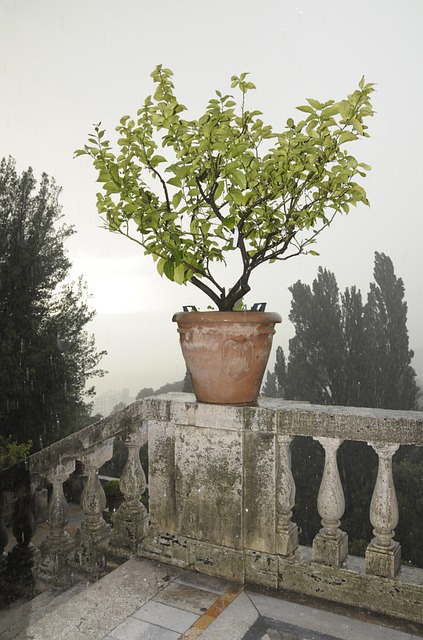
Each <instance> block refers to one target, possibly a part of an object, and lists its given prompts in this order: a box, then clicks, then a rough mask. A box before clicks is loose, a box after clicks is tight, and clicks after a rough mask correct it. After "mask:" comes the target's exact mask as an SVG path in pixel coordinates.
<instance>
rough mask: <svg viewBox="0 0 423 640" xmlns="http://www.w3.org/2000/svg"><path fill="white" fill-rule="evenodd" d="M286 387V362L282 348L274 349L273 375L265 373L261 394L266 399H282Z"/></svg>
mask: <svg viewBox="0 0 423 640" xmlns="http://www.w3.org/2000/svg"><path fill="white" fill-rule="evenodd" d="M285 386H286V362H285V354H284V352H283V349H282V347H278V348H277V349H276V362H275V366H274V369H273V373H271V372H270V371H268V372H267V375H266V381H265V383H264V385H263V391H262V394H263V395H264V396H266V397H268V398H284V397H285Z"/></svg>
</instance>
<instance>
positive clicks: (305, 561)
mask: <svg viewBox="0 0 423 640" xmlns="http://www.w3.org/2000/svg"><path fill="white" fill-rule="evenodd" d="M310 551H311V550H310V549H308V548H304V547H301V548H300V550H299V551H297V553H295V554H294V555H293V556H292V557H291V558H283V557H281V556H278V555H275V554H269V553H262V552H258V551H254V550H251V549H245V550H244V551H239V550H236V549H230V548H227V547H222V546H218V545H213V544H210V543H207V542H203V541H200V540H195V539H192V538H187V537H184V536H177V535H172V534H167V533H161V532H158V531H152V530H150V532H149V534H148V536H147V537H146V539H145V540H144V541H143V542H142V543H141V545H140V546H139V548H138V555H139V556H143V557H146V558H150V559H151V560H156V561H159V562H164V563H167V564H171V565H174V566H177V567H180V568H185V569H191V570H195V571H198V572H199V573H205V574H207V575H212V576H219V577H222V578H226V579H229V580H235V581H237V582H241V583H246V584H251V585H260V586H264V587H269V588H272V589H282V590H284V591H291V592H294V593H299V594H303V595H307V596H314V597H317V598H320V599H322V600H326V601H329V602H337V603H341V604H346V605H351V606H354V607H358V608H365V609H368V610H370V611H373V612H375V613H381V614H384V615H387V616H391V617H396V618H400V619H404V620H407V621H412V622H416V623H419V624H423V586H422V585H421V584H417V581H416V582H414V581H413V575H412V574H413V570H412V569H410V568H407V569H405V570H404V578H405V577H406V578H407V580H409V579H411V581H410V582H408V581H407V582H405V581H403V580H402V579H401V577H402V576H401V573H400V576H399V577H397V578H395V579H390V578H380V577H378V576H372V575H366V574H365V573H364V572H363V566H364V562H363V560H362V559H361V558H354V557H351V556H349V557H348V559H347V563H346V566H347V567H354V569H352V568H342V569H335V568H333V567H329V566H326V565H323V564H318V563H315V562H313V561H312V560H310V559H309V558H310V555H311V554H310ZM416 571H419V573H421V571H420V570H416Z"/></svg>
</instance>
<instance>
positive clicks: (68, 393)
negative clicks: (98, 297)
mask: <svg viewBox="0 0 423 640" xmlns="http://www.w3.org/2000/svg"><path fill="white" fill-rule="evenodd" d="M59 193H60V189H59V188H58V187H57V186H56V184H55V182H54V180H52V179H50V178H49V177H48V176H47V175H45V174H43V176H42V178H41V181H40V184H39V186H38V188H37V183H36V180H35V177H34V175H33V172H32V170H31V169H28V170H26V171H24V172H23V173H22V175H18V173H17V171H16V166H15V162H14V161H13V160H12V159H10V158H9V159H8V160H5V159H3V160H2V162H1V163H0V362H1V366H0V424H1V430H2V434H3V435H5V436H9V435H10V436H12V438H13V439H14V440H16V441H18V442H23V441H26V440H29V439H31V440H32V441H33V444H34V448H39V447H40V446H45V445H47V444H49V443H51V442H53V441H54V440H57V439H58V438H60V437H63V435H66V434H67V433H70V432H71V431H75V430H76V429H78V428H80V427H81V425H82V424H84V423H86V420H87V415H89V413H90V404H89V402H88V400H89V397H90V396H91V395H92V394H93V392H94V390H93V388H91V389H89V390H86V383H87V381H88V379H89V378H90V377H91V376H93V375H101V374H102V372H101V371H99V370H98V369H97V366H98V363H99V361H100V359H101V357H102V355H103V353H104V352H102V353H99V352H98V351H97V350H96V347H95V344H94V338H93V337H89V336H88V335H87V333H86V331H85V326H86V324H87V323H88V322H89V321H90V320H91V319H92V317H93V315H94V312H93V311H92V310H91V309H90V308H89V305H88V302H87V292H86V289H85V286H84V284H83V283H82V281H81V280H80V281H79V282H77V283H74V284H69V283H65V279H66V278H67V276H68V275H69V271H70V267H71V263H70V261H69V258H68V256H67V254H66V251H65V247H64V244H65V241H66V240H67V239H68V238H69V237H70V236H71V235H72V234H73V229H72V228H71V227H69V226H67V225H64V224H60V220H61V217H62V215H61V208H60V205H59V201H58V197H59Z"/></svg>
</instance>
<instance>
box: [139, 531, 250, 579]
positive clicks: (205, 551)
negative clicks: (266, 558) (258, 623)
mask: <svg viewBox="0 0 423 640" xmlns="http://www.w3.org/2000/svg"><path fill="white" fill-rule="evenodd" d="M138 554H139V555H141V556H143V557H145V558H150V559H151V560H158V561H162V562H167V563H169V564H172V565H174V566H177V567H185V568H187V569H194V570H196V571H199V572H200V573H206V574H207V575H210V576H220V577H222V578H227V579H228V580H236V581H238V582H244V552H243V551H238V550H236V549H230V548H226V547H222V546H220V545H214V544H210V543H208V542H201V541H199V540H194V539H192V538H187V537H186V536H174V535H170V534H167V533H163V532H159V531H155V530H153V529H150V530H149V532H148V535H147V536H146V537H145V538H144V540H143V541H142V543H141V545H140V546H139V548H138Z"/></svg>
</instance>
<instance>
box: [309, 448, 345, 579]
mask: <svg viewBox="0 0 423 640" xmlns="http://www.w3.org/2000/svg"><path fill="white" fill-rule="evenodd" d="M314 440H317V442H319V443H320V444H321V445H322V447H323V448H324V450H325V467H324V470H323V478H322V482H321V484H320V489H319V495H318V497H317V510H318V512H319V515H320V517H321V518H322V528H321V529H320V531H319V533H318V534H317V535H316V537H315V538H314V540H313V560H314V562H320V563H322V564H327V565H329V566H332V567H337V568H339V567H341V566H342V564H343V562H344V560H345V559H346V557H347V555H348V536H347V534H346V533H345V531H341V530H340V529H339V525H340V524H341V521H340V519H341V518H342V516H343V514H344V510H345V499H344V491H343V489H342V484H341V479H340V477H339V471H338V463H337V460H336V454H337V451H338V449H339V447H340V445H341V444H342V442H343V440H336V439H334V438H314Z"/></svg>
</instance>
